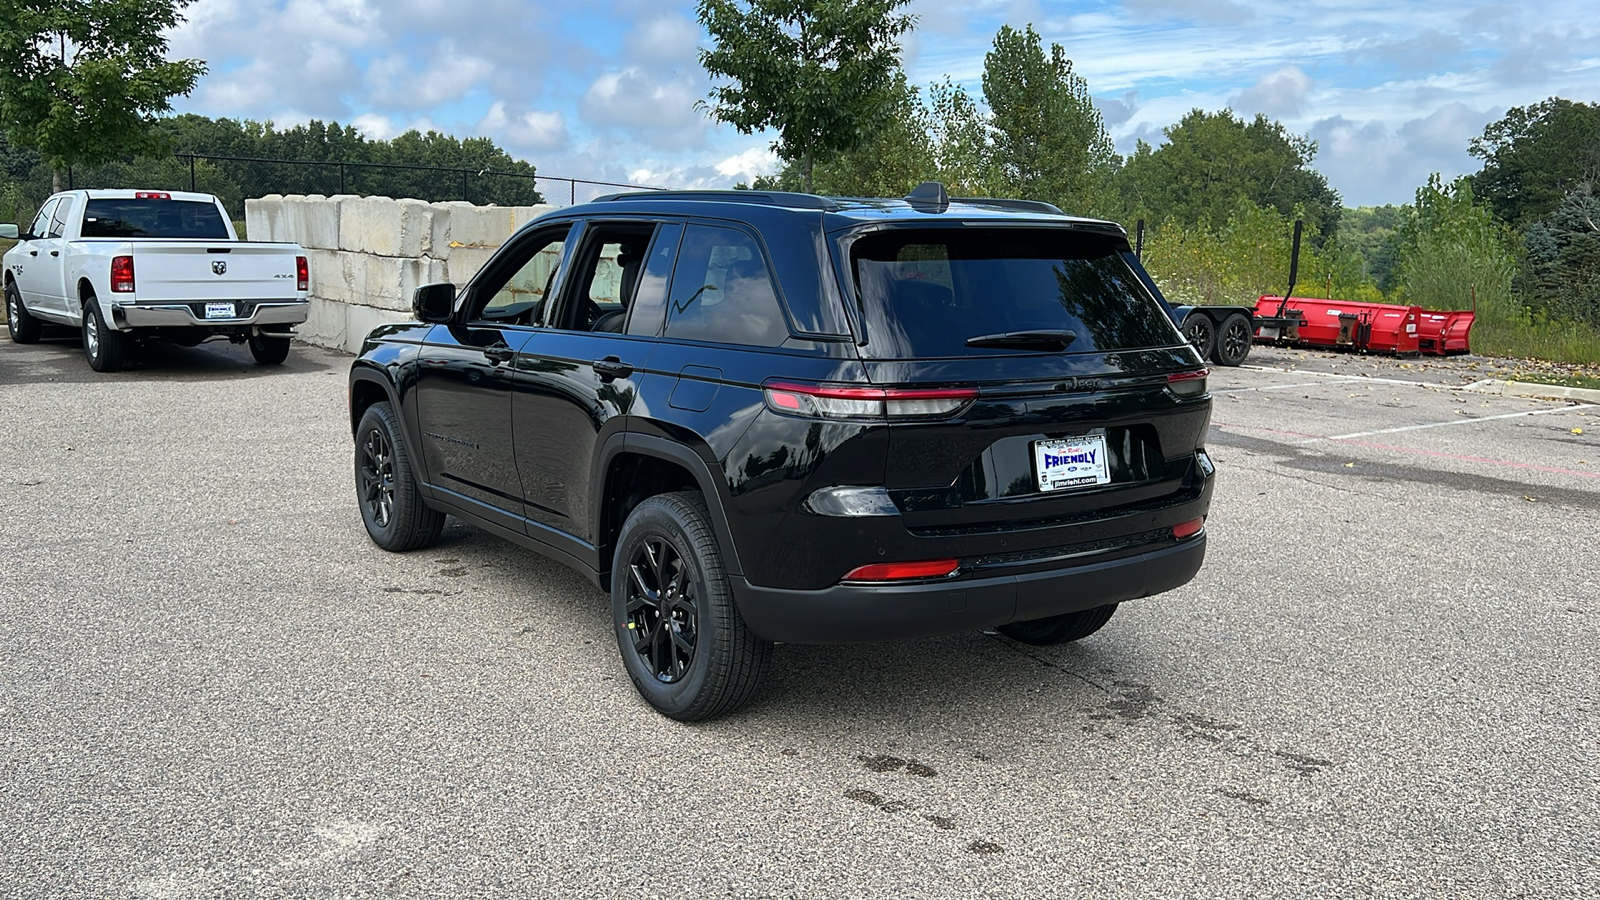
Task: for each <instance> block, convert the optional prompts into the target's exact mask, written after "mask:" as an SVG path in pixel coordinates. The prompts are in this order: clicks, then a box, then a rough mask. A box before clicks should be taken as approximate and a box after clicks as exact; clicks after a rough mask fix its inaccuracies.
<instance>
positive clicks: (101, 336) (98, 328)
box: [83, 294, 128, 372]
mask: <svg viewBox="0 0 1600 900" xmlns="http://www.w3.org/2000/svg"><path fill="white" fill-rule="evenodd" d="M83 355H84V356H85V357H87V358H88V360H89V368H91V369H93V370H95V371H96V372H120V371H122V364H123V362H124V361H125V360H126V359H127V355H128V336H127V335H125V334H123V333H122V332H120V331H118V330H116V329H115V328H108V327H106V320H105V319H103V318H101V317H100V304H99V302H97V301H96V300H95V299H94V295H93V294H90V295H89V296H87V297H85V298H84V299H83Z"/></svg>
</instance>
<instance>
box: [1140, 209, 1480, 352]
mask: <svg viewBox="0 0 1600 900" xmlns="http://www.w3.org/2000/svg"><path fill="white" fill-rule="evenodd" d="M1301 227H1302V226H1301V223H1300V222H1298V221H1296V222H1295V223H1294V249H1293V255H1292V256H1291V257H1290V260H1289V287H1288V289H1287V290H1285V291H1284V292H1283V294H1282V295H1281V296H1274V295H1270V294H1263V295H1262V296H1260V297H1259V298H1257V300H1256V305H1255V306H1254V307H1253V308H1252V307H1248V306H1170V305H1169V308H1170V310H1171V314H1172V320H1173V321H1174V322H1176V323H1177V325H1178V329H1179V330H1180V331H1182V332H1183V336H1184V337H1186V338H1188V339H1189V343H1191V344H1193V345H1194V348H1195V349H1196V350H1197V351H1199V352H1200V355H1201V356H1203V357H1205V358H1207V359H1210V360H1211V361H1212V362H1214V363H1216V364H1218V365H1222V366H1237V365H1239V364H1240V363H1242V362H1244V360H1245V358H1246V357H1247V356H1249V354H1250V346H1251V344H1252V343H1263V344H1277V345H1280V346H1295V347H1318V348H1324V349H1329V350H1356V351H1360V352H1363V353H1393V354H1394V355H1396V356H1417V355H1419V354H1422V353H1427V354H1431V355H1434V356H1454V355H1457V354H1462V353H1468V352H1470V343H1469V336H1470V334H1471V332H1472V324H1473V321H1474V319H1475V318H1476V315H1475V313H1474V312H1472V311H1470V310H1455V311H1449V312H1435V311H1432V310H1425V309H1422V308H1421V307H1418V306H1406V305H1401V304H1394V303H1362V302H1357V301H1351V300H1318V299H1314V298H1310V297H1296V296H1294V283H1295V278H1296V276H1297V275H1298V274H1299V270H1300V233H1301ZM1138 251H1139V255H1140V256H1143V251H1144V221H1143V220H1142V219H1141V220H1140V221H1139V224H1138ZM1473 305H1474V306H1476V305H1477V304H1476V303H1474V304H1473Z"/></svg>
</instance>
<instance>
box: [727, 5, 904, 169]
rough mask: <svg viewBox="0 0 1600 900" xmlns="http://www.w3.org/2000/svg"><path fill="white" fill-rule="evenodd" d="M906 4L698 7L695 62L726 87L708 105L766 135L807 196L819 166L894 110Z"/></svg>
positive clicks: (855, 142)
mask: <svg viewBox="0 0 1600 900" xmlns="http://www.w3.org/2000/svg"><path fill="white" fill-rule="evenodd" d="M907 2H908V0H700V2H699V4H698V5H697V7H696V11H697V13H698V16H699V19H700V24H701V25H703V26H705V29H706V30H707V31H708V32H710V34H711V40H712V43H713V46H712V48H711V49H709V50H705V49H703V50H701V51H700V64H701V65H702V66H704V67H705V69H706V71H707V72H708V73H710V74H711V75H712V77H714V78H720V79H724V80H725V83H723V84H721V85H720V86H718V87H715V88H714V89H713V90H712V92H711V94H710V95H709V99H710V100H711V101H712V102H711V103H710V104H709V105H708V109H709V110H710V112H711V115H712V117H713V118H716V119H717V120H719V121H722V122H726V123H728V124H729V125H732V126H733V127H735V128H737V129H738V130H739V131H740V133H742V134H753V133H755V132H757V131H760V130H763V129H768V128H771V129H775V130H776V131H777V132H778V140H777V142H776V143H775V144H774V149H775V150H776V151H777V153H778V156H779V158H781V159H783V160H784V161H785V162H793V163H797V164H798V165H799V167H800V176H801V186H802V188H803V189H804V190H807V191H809V190H811V189H812V181H813V174H814V169H815V167H816V164H817V163H818V162H819V161H828V160H831V159H833V158H834V157H836V156H837V155H838V154H840V153H842V152H844V151H847V150H851V149H853V148H855V147H857V146H859V145H860V144H861V142H862V141H863V140H864V139H865V138H866V136H867V135H868V134H869V133H870V132H871V131H872V129H873V126H874V125H875V124H876V123H877V122H878V121H879V120H880V119H881V118H882V117H883V116H884V115H886V114H887V112H888V109H889V108H890V107H891V105H892V103H893V99H894V98H893V87H894V84H895V74H896V73H897V72H899V70H900V50H899V45H898V44H896V42H895V41H896V39H897V38H898V37H899V36H900V35H902V34H904V33H905V32H906V31H908V30H910V28H911V26H912V24H913V22H914V21H915V20H914V18H913V17H912V16H909V15H905V14H902V13H898V12H896V10H898V9H899V8H900V7H901V6H904V5H905V4H906V3H907Z"/></svg>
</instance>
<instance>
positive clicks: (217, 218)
mask: <svg viewBox="0 0 1600 900" xmlns="http://www.w3.org/2000/svg"><path fill="white" fill-rule="evenodd" d="M83 236H84V237H86V238H126V237H150V238H179V239H182V238H194V239H197V240H220V241H225V240H227V239H228V226H227V224H226V223H225V222H223V221H222V214H221V213H219V212H217V205H216V204H215V203H206V202H203V201H200V200H160V199H154V198H151V199H127V200H111V199H105V198H101V199H91V200H90V201H89V205H88V207H87V208H85V209H84V211H83Z"/></svg>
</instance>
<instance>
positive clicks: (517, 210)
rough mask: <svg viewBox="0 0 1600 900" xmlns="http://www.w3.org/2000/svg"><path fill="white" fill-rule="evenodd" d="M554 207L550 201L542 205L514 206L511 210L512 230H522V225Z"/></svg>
mask: <svg viewBox="0 0 1600 900" xmlns="http://www.w3.org/2000/svg"><path fill="white" fill-rule="evenodd" d="M552 209H555V207H554V206H551V205H550V204H548V203H546V204H542V205H540V206H518V207H514V208H513V209H512V210H511V230H512V231H514V232H515V231H521V230H522V226H524V225H526V224H528V223H529V222H532V221H533V220H534V219H537V218H539V217H540V216H542V215H544V214H545V213H547V212H549V211H551V210H552Z"/></svg>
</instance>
